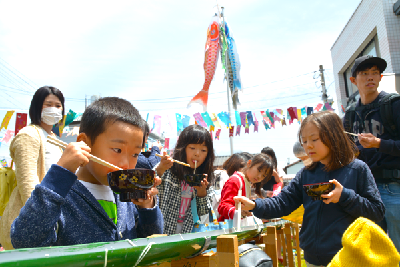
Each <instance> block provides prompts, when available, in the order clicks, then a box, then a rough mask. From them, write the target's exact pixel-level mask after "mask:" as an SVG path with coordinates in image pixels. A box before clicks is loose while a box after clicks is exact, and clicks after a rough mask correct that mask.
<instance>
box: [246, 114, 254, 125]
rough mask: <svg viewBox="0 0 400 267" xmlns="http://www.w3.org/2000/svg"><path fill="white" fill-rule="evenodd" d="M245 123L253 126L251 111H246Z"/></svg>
mask: <svg viewBox="0 0 400 267" xmlns="http://www.w3.org/2000/svg"><path fill="white" fill-rule="evenodd" d="M247 123H248V124H249V125H254V120H253V115H252V114H251V111H247Z"/></svg>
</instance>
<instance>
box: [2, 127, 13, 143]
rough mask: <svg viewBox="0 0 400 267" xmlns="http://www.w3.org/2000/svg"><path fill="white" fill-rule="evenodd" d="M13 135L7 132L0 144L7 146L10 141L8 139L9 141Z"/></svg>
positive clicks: (11, 132) (9, 131)
mask: <svg viewBox="0 0 400 267" xmlns="http://www.w3.org/2000/svg"><path fill="white" fill-rule="evenodd" d="M13 135H14V131H11V130H7V131H6V134H5V135H4V137H3V139H2V140H1V142H4V143H6V144H7V143H8V142H9V141H10V139H11V137H12V136H13Z"/></svg>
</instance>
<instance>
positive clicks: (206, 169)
mask: <svg viewBox="0 0 400 267" xmlns="http://www.w3.org/2000/svg"><path fill="white" fill-rule="evenodd" d="M189 144H205V146H206V147H207V150H208V153H207V157H206V159H205V160H204V162H203V163H202V164H201V165H200V166H198V167H197V170H196V172H197V173H204V174H207V181H208V182H209V184H211V183H212V181H213V180H214V172H213V164H214V159H215V154H214V146H213V140H212V138H211V135H210V133H209V132H208V131H207V129H206V128H204V127H202V126H199V125H190V126H188V127H186V128H185V129H184V130H183V131H182V132H181V134H180V135H179V138H178V142H177V143H176V146H175V149H174V153H173V158H174V159H176V160H179V161H182V162H186V160H187V157H186V147H187V146H188V145H189ZM171 172H172V173H173V174H175V175H176V176H177V177H178V179H179V180H184V175H185V174H191V173H193V170H192V169H191V168H190V167H186V166H183V165H181V164H174V165H173V166H172V167H171Z"/></svg>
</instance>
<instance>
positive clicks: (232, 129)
mask: <svg viewBox="0 0 400 267" xmlns="http://www.w3.org/2000/svg"><path fill="white" fill-rule="evenodd" d="M234 129H235V126H233V125H232V126H231V127H230V128H229V137H231V136H233V131H234Z"/></svg>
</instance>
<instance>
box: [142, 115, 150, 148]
mask: <svg viewBox="0 0 400 267" xmlns="http://www.w3.org/2000/svg"><path fill="white" fill-rule="evenodd" d="M143 123H144V132H143V147H144V146H145V144H146V139H147V137H149V134H150V127H149V124H148V123H147V121H145V120H143Z"/></svg>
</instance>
